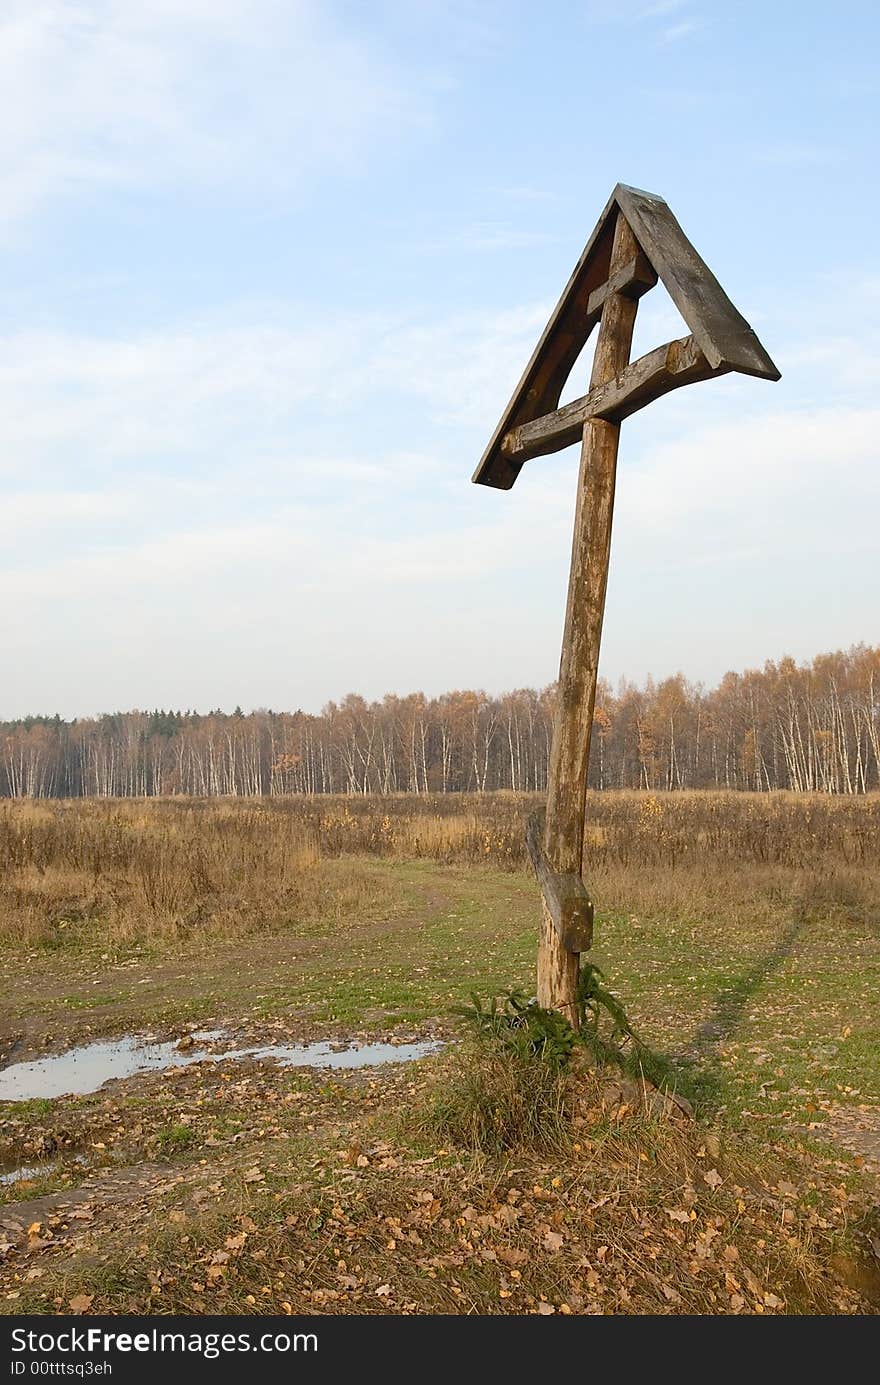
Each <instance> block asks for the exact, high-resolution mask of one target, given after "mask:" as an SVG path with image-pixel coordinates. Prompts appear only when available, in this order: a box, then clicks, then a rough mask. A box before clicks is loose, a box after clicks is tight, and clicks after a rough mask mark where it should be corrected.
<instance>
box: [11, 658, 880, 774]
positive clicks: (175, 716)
mask: <svg viewBox="0 0 880 1385" xmlns="http://www.w3.org/2000/svg"><path fill="white" fill-rule="evenodd" d="M554 701H555V688H554V687H553V686H551V687H548V688H543V689H541V690H535V689H532V688H520V689H517V690H515V691H513V692H508V693H505V694H503V695H501V696H498V697H493V696H489V695H488V694H487V693H485V692H474V691H464V692H449V693H444V694H442V695H441V696H439V697H426V696H424V694H423V693H412V694H411V695H409V696H407V697H398V696H394V695H390V694H389V695H388V696H386V697H384V698H382V699H381V701H374V702H367V701H365V700H364V698H362V697H359V696H357V695H356V694H354V693H352V694H350V695H349V696H347V697H345V698H343V699H342V701H341V702H338V703H336V702H329V703H328V704H327V706H326V707H325V708H324V709H323V711H322V712H321V713H320V714H319V715H314V714H310V713H306V712H301V711H297V712H273V711H268V710H260V711H255V712H251V713H249V714H247V715H245V714H244V713H243V712H242V711H241V709H240V708H236V709H235V711H234V712H231V713H224V712H221V711H213V712H209V713H207V714H199V713H197V712H190V711H186V712H180V711H178V712H173V711H152V712H143V711H132V712H117V713H114V714H113V715H107V716H101V717H97V718H89V719H79V720H74V721H63V720H62V719H61V718H60V717H57V716H56V717H26V718H23V719H21V720H17V721H7V722H3V723H0V745H2V750H3V755H2V764H0V797H6V798H81V797H95V796H97V797H139V796H142V797H148V798H149V797H154V796H159V795H171V794H189V795H198V796H220V795H236V796H247V797H258V796H261V795H264V794H271V795H277V794H331V793H333V794H338V793H343V794H394V793H411V794H433V793H455V792H461V791H465V792H478V793H480V792H491V791H496V790H499V789H513V790H515V791H528V790H537V791H541V790H543V789H545V788H546V783H547V766H548V761H549V756H550V744H551V740H552V734H553V713H554ZM590 784H591V786H592V787H593V788H596V789H618V788H642V789H668V790H672V789H700V788H713V789H746V790H753V791H755V790H757V791H769V790H773V789H793V790H797V791H800V792H805V791H819V792H824V793H831V794H863V793H867V792H871V791H873V790H877V789H878V788H880V646H874V647H868V646H865V645H858V646H855V647H853V648H851V649H849V650H846V651H838V652H836V653H831V654H821V655H818V656H817V657H816V658H815V659H813V660H812V661H811V662H809V663H805V664H800V665H799V664H796V663H795V661H794V660H793V659H790V658H784V659H781V660H780V661H779V662H778V663H773V662H769V663H767V664H765V666H764V668H763V669H760V670H755V669H752V670H748V671H747V672H745V673H741V674H740V673H727V674H725V675H724V677H723V678H722V679H721V681H720V683H719V684H718V686H717V687H715V688H711V689H708V690H707V689H706V688H704V687H703V686H702V685H700V684H695V683H691V682H688V680H687V679H685V677H684V676H683V675H682V674H677V675H675V677H672V678H666V679H664V680H663V681H662V682H656V683H655V682H653V681H652V680H648V681H647V682H646V683H645V684H644V685H642V686H636V685H635V684H633V683H629V682H626V681H623V682H621V683H620V685H619V686H618V687H617V688H616V689H612V688H611V687H610V686H609V685H608V684H607V683H605V682H600V684H599V688H598V692H597V697H596V707H595V712H594V734H593V745H592V753H591V761H590Z"/></svg>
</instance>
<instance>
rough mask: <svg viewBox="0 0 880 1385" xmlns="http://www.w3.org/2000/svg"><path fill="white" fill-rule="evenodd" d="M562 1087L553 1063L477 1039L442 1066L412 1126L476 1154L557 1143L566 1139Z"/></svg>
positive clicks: (561, 1074) (562, 1075)
mask: <svg viewBox="0 0 880 1385" xmlns="http://www.w3.org/2000/svg"><path fill="white" fill-rule="evenodd" d="M567 1088H568V1081H567V1077H566V1074H565V1073H564V1072H563V1071H562V1070H561V1069H560V1068H559V1067H558V1066H553V1065H551V1064H549V1063H546V1062H542V1061H541V1060H540V1059H539V1058H536V1057H535V1056H534V1055H531V1056H526V1055H524V1054H519V1053H516V1052H514V1051H511V1050H509V1049H508V1050H506V1051H505V1050H502V1049H498V1048H494V1049H493V1048H488V1049H487V1048H485V1047H484V1046H482V1045H480V1044H479V1043H478V1042H477V1043H474V1044H473V1045H472V1046H469V1047H468V1048H467V1049H466V1050H465V1051H463V1052H461V1053H458V1054H456V1055H455V1057H454V1059H453V1060H452V1062H451V1063H450V1064H449V1065H448V1067H447V1068H446V1069H445V1071H444V1074H443V1080H442V1083H441V1085H440V1086H438V1088H437V1089H436V1090H435V1091H434V1093H433V1094H432V1097H431V1099H430V1101H429V1103H428V1105H427V1107H426V1108H425V1109H424V1110H423V1111H422V1112H420V1113H418V1114H417V1115H416V1117H415V1125H416V1129H417V1132H418V1133H420V1134H421V1135H423V1136H428V1137H429V1138H430V1139H431V1140H432V1141H439V1142H440V1143H442V1144H450V1145H456V1146H458V1147H460V1148H464V1149H469V1150H472V1151H473V1152H475V1153H478V1154H499V1153H503V1152H504V1151H506V1150H512V1149H529V1150H549V1149H554V1148H560V1147H562V1146H563V1145H565V1144H566V1143H567V1141H568V1140H570V1129H569V1120H568V1112H567Z"/></svg>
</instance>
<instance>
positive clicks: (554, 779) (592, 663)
mask: <svg viewBox="0 0 880 1385" xmlns="http://www.w3.org/2000/svg"><path fill="white" fill-rule="evenodd" d="M638 253H639V247H638V243H637V241H636V239H635V237H634V236H633V233H632V231H631V230H630V228H629V226H628V224H627V222H626V220H625V218H624V217H623V215H622V214H621V213H620V212H618V214H617V223H616V226H615V230H614V243H613V247H612V251H611V264H610V266H609V271H608V277H609V280H610V279H611V277H612V276H613V275H614V274H615V273H616V272H617V271H618V270H622V269H624V268H625V266H626V265H627V264H628V263H629V262H630V261H631V260H632V259H633V258H634V256H636V255H637V254H638ZM637 307H638V303H637V300H636V299H635V298H626V297H624V296H623V295H622V294H620V293H611V294H609V296H608V297H607V298H606V300H605V304H604V307H603V309H602V319H601V322H600V324H599V335H598V340H597V342H596V354H595V357H594V360H593V373H592V377H591V380H590V387H591V388H593V387H595V386H596V385H603V384H605V383H606V382H607V381H608V380H612V379H613V378H614V376H615V375H617V374H618V373H619V372H620V371H621V370H623V368H624V366H626V365H627V364H628V363H629V353H630V348H631V346H632V337H633V329H634V327H635V320H636V309H637ZM619 440H620V424H619V423H610V422H608V421H607V420H605V419H589V420H588V421H587V423H586V424H585V425H584V433H583V443H582V446H581V464H580V472H579V475H578V493H577V509H576V511H575V521H574V537H573V540H572V555H571V573H570V576H569V583H568V604H567V607H566V612H565V633H564V635H563V639H562V658H561V661H560V667H559V693H558V703H557V709H556V719H555V723H554V727H553V746H552V749H551V753H550V770H549V776H548V784H547V818H546V823H545V828H544V853H545V856H546V857H547V860H548V861H549V863H550V865H551V866H552V868H553V869H554V870H556V871H558V872H561V873H564V872H570V873H573V874H575V875H580V874H581V868H582V864H583V849H584V813H585V809H586V793H587V767H588V764H589V759H590V736H591V733H592V726H593V706H594V703H595V700H596V677H597V673H598V667H599V645H600V641H601V637H602V618H603V616H604V613H605V590H606V587H607V584H608V560H609V555H610V551H611V520H612V514H613V510H614V487H615V480H616V474H617V447H618V442H619ZM578 972H579V954H578V953H575V952H569V950H568V948H567V947H566V946H565V943H564V941H563V939H562V937H561V936H560V934H559V932H558V931H557V929H556V927H555V926H554V923H553V919H552V918H551V915H550V912H549V910H548V908H547V904H546V902H545V903H544V904H543V907H542V919H541V939H540V943H539V946H538V1001H539V1003H540V1004H541V1005H545V1006H548V1007H549V1008H550V1009H554V1010H560V1011H562V1013H563V1014H564V1015H565V1016H566V1017H567V1018H568V1019H569V1020H570V1021H571V1022H572V1024H575V1025H576V1024H577V1013H576V1008H575V994H576V991H577V983H578Z"/></svg>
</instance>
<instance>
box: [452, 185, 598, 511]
mask: <svg viewBox="0 0 880 1385" xmlns="http://www.w3.org/2000/svg"><path fill="white" fill-rule="evenodd" d="M616 210H617V208H616V203H615V201H614V195H613V194H612V196H611V197H610V198H609V200H608V203H607V205H606V207H605V209H604V211H603V212H602V215H601V216H600V217H599V220H598V221H597V222H596V226H595V228H594V230H593V234H592V235H591V236H590V239H589V240H588V241H587V244H586V245H585V247H584V251H583V254H582V255H581V257H580V259H579V260H578V262H577V264H576V265H575V267H574V269H573V270H572V272H571V276H570V278H569V280H568V283H567V284H566V286H565V288H564V289H563V291H562V294H561V296H560V299H559V302H558V303H557V304H556V307H555V308H554V309H553V312H552V313H551V315H550V320H549V322H548V323H547V326H546V327H545V328H544V331H543V332H542V333H541V337H540V340H539V341H538V345H537V346H536V347H535V349H534V351H533V352H532V355H531V359H530V360H529V363H528V365H527V366H526V368H525V370H524V371H523V373H522V376H521V377H520V381H519V384H518V385H517V387H516V389H515V390H514V392H513V394H512V395H511V398H510V402H509V403H508V405H507V408H506V409H505V410H504V413H503V414H502V416H501V422H500V423H499V424H498V427H497V428H496V429H495V432H494V433H493V434H492V437H491V438H490V439H489V444H488V446H487V447H486V450H485V452H484V453H483V455H482V457H481V458H480V464H479V466H478V467H477V469H476V471H475V472H474V474H473V478H472V479H473V481H474V482H476V483H477V484H478V485H483V486H497V487H498V488H499V489H500V490H510V488H511V486H512V485H513V483H514V481H515V480H516V478H517V476H518V475H519V469H520V463H518V462H514V461H512V460H511V459H510V458H509V457H505V456H504V454H503V453H502V451H501V439H502V438H503V437H504V434H505V433H507V432H509V431H510V429H511V428H515V427H516V426H517V425H518V424H520V423H523V422H525V421H526V420H527V419H530V418H537V417H538V415H539V414H547V413H550V411H551V410H552V409H555V408H556V406H557V404H558V403H559V396H560V394H561V393H562V389H563V386H564V384H565V382H566V380H567V379H568V377H569V375H570V373H571V370H572V367H573V366H574V363H575V361H576V360H577V358H578V356H579V355H580V353H581V351H582V350H583V347H584V345H585V344H586V342H587V340H588V338H589V336H590V333H591V332H592V330H593V328H594V327H595V326H596V323H597V322H598V321H599V315H600V314H599V312H598V311H597V312H593V313H588V312H587V302H588V300H589V297H590V294H591V293H592V292H593V290H594V289H597V288H598V287H599V286H600V284H603V283H604V282H605V280H606V279H607V278H608V266H609V263H610V259H611V242H612V239H613V236H614V215H613V214H616Z"/></svg>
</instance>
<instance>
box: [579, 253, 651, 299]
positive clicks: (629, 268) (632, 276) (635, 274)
mask: <svg viewBox="0 0 880 1385" xmlns="http://www.w3.org/2000/svg"><path fill="white" fill-rule="evenodd" d="M656 282H657V271H656V270H655V269H654V267H653V266H652V265H651V264H650V263H649V262H648V260H647V259H646V257H645V256H644V255H643V254H642V253H641V251H639V253H638V255H634V256H633V258H632V259H631V260H630V262H629V264H626V265H624V266H623V268H622V269H619V270H618V271H617V273H616V274H612V276H611V278H610V279H606V281H605V283H604V284H600V285H599V287H598V288H597V289H593V292H592V293H591V294H590V296H589V298H588V299H587V312H588V313H599V312H601V311H602V309H603V307H604V306H605V299H606V298H609V297H610V296H611V294H612V293H622V294H624V295H625V296H626V297H627V298H641V297H642V294H645V293H647V292H648V290H649V289H652V288H653V287H654V285H655V284H656Z"/></svg>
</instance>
